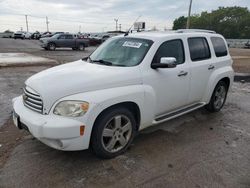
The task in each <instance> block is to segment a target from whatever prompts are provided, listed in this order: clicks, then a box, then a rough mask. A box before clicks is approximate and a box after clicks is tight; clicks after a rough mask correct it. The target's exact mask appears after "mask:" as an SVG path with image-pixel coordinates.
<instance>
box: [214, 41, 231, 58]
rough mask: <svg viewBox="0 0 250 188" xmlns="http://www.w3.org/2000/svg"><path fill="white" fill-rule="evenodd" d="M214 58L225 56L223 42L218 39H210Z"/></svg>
mask: <svg viewBox="0 0 250 188" xmlns="http://www.w3.org/2000/svg"><path fill="white" fill-rule="evenodd" d="M211 41H212V44H213V47H214V51H215V55H216V57H223V56H227V54H228V52H227V47H226V44H225V42H224V40H223V39H222V38H220V37H211Z"/></svg>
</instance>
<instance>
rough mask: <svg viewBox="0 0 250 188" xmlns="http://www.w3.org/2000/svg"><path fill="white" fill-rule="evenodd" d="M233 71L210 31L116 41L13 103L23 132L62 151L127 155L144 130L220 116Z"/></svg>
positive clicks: (38, 77) (33, 82) (40, 80)
mask: <svg viewBox="0 0 250 188" xmlns="http://www.w3.org/2000/svg"><path fill="white" fill-rule="evenodd" d="M233 76H234V72H233V69H232V59H231V57H230V55H229V53H228V47H227V45H226V41H225V39H224V38H223V37H222V36H221V35H219V34H216V33H215V32H212V31H205V30H178V31H174V32H168V33H150V32H142V33H137V34H131V35H128V36H118V37H113V38H111V39H109V40H107V41H106V42H105V43H103V44H102V45H101V46H100V47H99V48H97V49H96V50H95V51H94V52H93V53H92V54H91V55H90V56H89V57H88V58H86V59H83V60H79V61H76V62H73V63H68V64H64V65H60V66H56V67H53V68H50V69H48V70H45V71H42V72H40V73H38V74H35V75H34V76H32V77H30V78H29V79H28V80H27V81H26V82H25V84H26V86H25V88H24V89H23V95H22V96H19V97H17V98H14V99H13V108H14V110H13V120H14V123H15V125H16V126H17V127H19V128H20V129H22V128H23V129H26V130H28V131H29V132H30V133H31V134H32V135H33V136H34V137H36V138H37V139H39V140H40V141H41V142H43V143H45V144H47V145H48V146H50V147H53V148H56V149H59V150H84V149H87V148H89V147H90V146H91V147H92V148H93V151H94V152H95V153H96V154H97V155H98V156H100V157H103V158H112V157H115V156H117V155H119V154H121V153H122V152H124V151H125V150H126V149H127V148H128V146H129V145H130V144H131V142H132V140H133V138H134V137H135V135H136V133H137V132H138V131H139V130H142V129H144V128H146V127H149V126H152V125H156V124H158V123H162V122H164V121H167V120H169V119H172V118H175V117H177V116H180V115H182V114H185V113H188V112H190V111H192V110H195V109H198V108H200V107H202V106H205V107H206V108H207V109H208V110H209V111H211V112H217V111H219V110H220V109H221V108H222V107H223V105H224V103H225V100H226V97H227V92H228V90H229V88H230V87H231V85H232V82H233Z"/></svg>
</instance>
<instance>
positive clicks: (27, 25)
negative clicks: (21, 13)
mask: <svg viewBox="0 0 250 188" xmlns="http://www.w3.org/2000/svg"><path fill="white" fill-rule="evenodd" d="M25 20H26V28H27V32H29V24H28V15H25Z"/></svg>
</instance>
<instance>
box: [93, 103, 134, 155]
mask: <svg viewBox="0 0 250 188" xmlns="http://www.w3.org/2000/svg"><path fill="white" fill-rule="evenodd" d="M135 134H136V121H135V118H134V116H133V114H132V113H131V112H130V111H129V110H128V109H126V108H122V107H120V108H115V109H109V110H107V111H105V112H104V113H102V114H101V115H100V116H99V117H98V118H97V120H96V122H95V125H94V128H93V132H92V136H91V146H92V149H93V151H94V152H95V154H96V155H97V156H99V157H101V158H106V159H108V158H113V157H116V156H118V155H120V154H121V153H123V152H124V151H126V149H127V148H128V147H129V145H130V144H131V142H132V140H133V138H134V137H135Z"/></svg>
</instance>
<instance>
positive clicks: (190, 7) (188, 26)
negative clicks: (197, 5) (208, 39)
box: [186, 0, 193, 29]
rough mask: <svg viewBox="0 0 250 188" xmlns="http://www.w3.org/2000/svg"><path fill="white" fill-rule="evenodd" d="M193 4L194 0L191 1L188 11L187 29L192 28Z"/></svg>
mask: <svg viewBox="0 0 250 188" xmlns="http://www.w3.org/2000/svg"><path fill="white" fill-rule="evenodd" d="M192 2H193V0H190V4H189V9H188V18H187V27H186V28H187V29H189V28H190V16H191V9H192Z"/></svg>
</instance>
